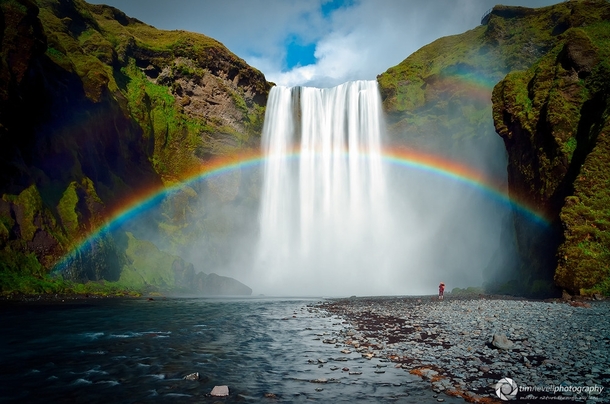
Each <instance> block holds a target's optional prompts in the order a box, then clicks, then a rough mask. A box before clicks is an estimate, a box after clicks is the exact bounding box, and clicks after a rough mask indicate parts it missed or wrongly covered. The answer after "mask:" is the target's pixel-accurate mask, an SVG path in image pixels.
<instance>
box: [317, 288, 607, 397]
mask: <svg viewBox="0 0 610 404" xmlns="http://www.w3.org/2000/svg"><path fill="white" fill-rule="evenodd" d="M587 302H588V303H587V305H589V306H590V307H586V308H585V309H583V307H582V306H580V305H577V306H573V305H570V304H565V303H564V302H563V301H560V300H556V301H546V302H542V301H528V300H524V299H512V298H506V299H498V298H495V297H494V298H487V297H486V298H481V297H478V298H476V299H451V298H448V299H446V301H445V302H444V304H443V305H442V307H441V306H439V305H437V304H431V303H426V302H417V299H412V298H358V299H351V300H347V299H337V300H333V301H330V302H324V303H322V304H320V305H319V306H318V307H320V308H321V309H322V310H325V311H326V312H327V313H329V314H331V315H335V316H337V317H339V318H342V319H344V320H345V321H344V324H346V325H345V328H344V329H343V330H340V331H337V332H335V331H333V332H331V333H330V336H327V337H326V338H328V339H337V341H342V342H343V343H342V344H341V343H339V344H338V347H339V348H338V349H339V350H344V349H350V348H351V349H352V353H356V352H357V353H358V355H357V356H360V358H356V357H350V358H349V360H350V361H353V362H357V363H365V362H367V359H371V360H375V361H376V362H377V360H378V361H379V362H380V363H381V362H384V361H388V360H389V361H392V362H396V364H395V365H394V366H392V367H393V368H394V367H396V368H402V369H404V370H406V371H408V372H410V373H412V374H414V376H416V377H419V378H422V379H424V380H427V381H429V382H430V384H431V387H432V388H433V390H434V391H435V392H437V393H440V392H443V394H446V395H448V396H459V397H462V398H464V399H466V400H467V401H469V402H484V401H485V400H492V401H493V400H496V399H497V395H496V392H495V387H494V386H495V385H496V383H497V382H498V380H500V379H501V378H502V377H506V376H508V377H511V375H514V377H517V376H518V377H519V380H520V381H521V383H523V384H524V385H541V384H545V383H546V384H553V383H560V382H561V381H559V380H558V379H557V374H558V372H561V374H565V375H566V376H565V381H566V382H569V383H582V384H583V385H584V384H586V383H588V384H589V385H595V384H597V385H602V384H604V383H610V374H609V373H607V372H605V371H603V369H604V368H605V367H604V366H606V367H607V366H610V339H609V338H607V337H606V336H607V335H608V332H610V316H607V312H608V310H609V309H610V302H609V301H608V300H606V299H604V300H602V301H595V300H591V301H587ZM589 302H590V303H589ZM532 325H534V326H532ZM492 330H494V331H492ZM348 333H349V334H348ZM330 360H331V359H330V358H329V361H330ZM334 360H335V361H337V360H338V358H336V359H334ZM379 367H381V366H376V370H380V369H379ZM388 367H389V366H388ZM343 371H345V372H349V374H350V375H357V374H360V373H361V372H357V371H354V370H353V369H352V370H351V371H350V369H348V368H347V367H346V368H343ZM365 373H368V372H365ZM371 373H373V371H372V372H371ZM562 381H563V380H562ZM494 402H495V401H494Z"/></svg>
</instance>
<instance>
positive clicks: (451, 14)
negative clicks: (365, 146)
mask: <svg viewBox="0 0 610 404" xmlns="http://www.w3.org/2000/svg"><path fill="white" fill-rule="evenodd" d="M93 2H94V3H96V2H97V3H99V2H104V3H110V4H112V5H114V6H115V7H117V8H119V9H121V10H123V11H125V12H126V13H127V14H128V15H130V16H133V17H136V18H138V19H140V20H142V21H144V22H146V23H149V24H151V25H154V26H156V27H157V28H161V29H185V30H189V31H194V32H200V33H203V34H205V35H208V36H210V37H212V38H215V39H217V40H219V41H220V42H222V43H223V44H224V45H225V46H227V48H229V49H230V50H231V51H232V52H234V53H235V54H237V55H238V56H240V57H241V58H243V59H244V60H246V62H248V63H249V64H250V65H252V66H254V67H256V68H257V69H259V70H261V71H262V72H263V73H264V74H265V76H266V77H267V79H268V80H269V81H273V82H275V83H277V84H283V85H312V86H322V87H326V86H331V85H336V84H340V83H342V82H344V81H347V80H355V79H374V78H375V76H376V75H378V74H381V73H383V72H384V71H385V70H387V69H388V68H390V67H392V66H394V65H396V64H398V63H400V62H401V61H402V60H404V59H405V58H406V57H408V56H409V55H410V54H411V53H413V52H414V51H416V50H417V49H419V48H420V47H422V46H424V45H426V44H428V43H430V42H432V41H434V40H435V39H437V38H440V37H442V36H446V35H452V34H458V33H461V32H464V31H467V30H469V29H472V28H475V27H476V26H477V25H478V24H479V22H480V18H481V16H482V15H483V13H484V12H485V11H487V10H488V9H489V8H491V7H493V6H494V4H496V2H497V0H410V1H404V0H359V1H358V0H356V1H355V2H354V4H352V5H351V6H348V7H343V8H340V9H337V10H335V11H334V12H333V13H332V14H331V15H330V17H329V18H324V17H323V16H322V13H321V8H320V5H321V4H322V3H323V2H324V0H305V1H287V0H225V1H212V0H175V1H172V2H168V1H166V0H147V1H144V0H99V1H98V0H93ZM554 2H557V1H556V0H555V1H554V0H507V1H504V3H505V4H513V5H524V6H528V7H540V6H544V5H548V4H552V3H554ZM295 35H296V36H298V37H300V38H301V39H302V41H303V43H305V44H307V43H316V54H315V55H316V57H317V62H316V63H315V64H314V65H308V66H297V67H295V68H293V69H291V70H289V71H285V69H286V66H285V62H284V61H285V58H286V49H285V46H286V42H287V40H288V39H289V38H291V37H292V36H295Z"/></svg>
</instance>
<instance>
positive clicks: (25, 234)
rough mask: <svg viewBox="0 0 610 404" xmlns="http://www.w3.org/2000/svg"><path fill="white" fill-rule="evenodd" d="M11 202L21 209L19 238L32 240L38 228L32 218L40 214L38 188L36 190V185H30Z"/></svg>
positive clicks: (40, 203)
mask: <svg viewBox="0 0 610 404" xmlns="http://www.w3.org/2000/svg"><path fill="white" fill-rule="evenodd" d="M13 202H14V203H15V205H18V206H20V207H22V208H23V222H22V223H19V224H20V231H21V237H22V238H23V239H24V240H31V239H33V238H34V233H35V232H36V229H37V228H38V227H37V226H36V225H35V224H34V217H35V216H36V215H37V214H40V212H41V210H42V200H41V198H40V194H39V193H38V188H36V185H30V186H29V187H28V188H26V189H24V190H23V191H22V192H21V193H20V194H19V195H18V196H17V197H16V198H14V200H13Z"/></svg>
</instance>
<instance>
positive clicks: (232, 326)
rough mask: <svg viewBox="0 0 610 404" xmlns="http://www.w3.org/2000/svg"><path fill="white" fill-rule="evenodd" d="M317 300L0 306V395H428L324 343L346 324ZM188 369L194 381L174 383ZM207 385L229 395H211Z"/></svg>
mask: <svg viewBox="0 0 610 404" xmlns="http://www.w3.org/2000/svg"><path fill="white" fill-rule="evenodd" d="M317 301H319V299H318V300H308V299H280V298H276V299H271V298H264V299H263V298H260V299H257V298H250V299H203V298H198V299H186V298H172V299H162V298H158V299H157V298H156V299H155V300H154V301H148V300H146V299H116V300H103V301H86V302H82V301H81V302H72V303H52V304H49V303H46V304H32V303H27V304H4V305H2V306H0V318H1V319H2V324H3V326H2V332H1V333H0V402H31V403H37V402H40V403H43V402H44V403H49V402H54V403H92V402H93V403H95V402H97V403H107V402H115V403H123V402H125V403H136V402H147V403H148V402H163V403H165V402H171V403H173V402H176V403H195V402H196V403H206V402H208V403H212V402H216V401H219V400H220V401H221V402H227V403H229V402H261V401H262V402H291V403H292V402H295V403H299V402H311V401H313V402H345V403H352V402H362V403H370V402H424V403H425V402H430V403H432V402H437V401H436V398H434V397H433V394H434V393H433V392H432V391H431V390H430V386H429V384H428V383H427V382H425V381H422V380H420V379H419V378H417V377H415V376H412V375H410V374H409V373H408V372H405V371H404V370H402V369H396V368H394V366H393V364H392V363H389V362H383V361H382V360H379V359H372V360H366V359H363V358H362V357H361V356H360V355H359V354H357V353H351V354H348V355H344V354H342V353H341V352H340V350H341V349H342V347H339V346H335V345H334V344H325V343H323V340H324V339H328V338H330V337H331V336H332V335H333V332H337V331H338V330H340V329H342V328H343V327H345V324H342V320H341V319H339V318H337V317H331V316H328V315H325V314H324V313H323V312H319V311H318V309H317V308H315V307H313V306H314V305H315V303H316V302H317ZM337 359H339V360H337ZM345 359H347V360H345ZM344 367H345V368H349V369H350V371H351V372H352V373H354V372H355V373H359V372H361V374H351V375H350V374H349V372H348V371H343V370H342V369H343V368H344ZM333 369H334V370H333ZM193 372H199V375H200V380H197V381H190V380H184V379H183V378H184V376H186V375H188V374H190V373H193ZM382 372H383V373H382ZM321 379H326V382H325V383H318V382H313V381H316V380H317V381H323V380H321ZM215 385H228V386H229V389H230V396H229V397H228V398H222V399H218V398H215V397H210V396H209V393H210V392H211V390H212V388H213V387H214V386H215ZM266 394H267V395H269V394H273V395H275V398H269V397H265V395H266ZM443 398H444V399H445V400H446V402H463V401H462V400H457V399H453V398H451V397H447V396H443Z"/></svg>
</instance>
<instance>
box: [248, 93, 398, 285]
mask: <svg viewBox="0 0 610 404" xmlns="http://www.w3.org/2000/svg"><path fill="white" fill-rule="evenodd" d="M381 129H382V120H381V100H380V96H379V90H378V87H377V82H376V81H355V82H349V83H345V84H342V85H339V86H337V87H334V88H327V89H319V88H309V87H292V88H289V87H281V86H277V87H274V88H272V89H271V93H270V95H269V101H268V103H267V111H266V116H265V124H264V127H263V135H262V149H263V153H264V155H265V158H266V159H265V164H264V178H263V189H262V196H261V210H260V235H259V237H260V240H259V246H258V257H257V263H256V265H255V274H254V275H255V277H254V278H253V279H254V283H256V284H258V285H254V287H255V288H257V289H258V290H262V291H265V293H269V294H276V295H277V294H281V293H285V294H292V295H306V294H312V295H316V294H318V295H319V294H333V295H338V294H350V293H353V292H352V289H354V290H355V289H357V290H358V291H362V290H363V286H366V284H367V282H370V281H371V280H370V279H367V278H370V277H371V274H375V275H376V276H377V277H378V276H379V275H381V274H382V273H383V266H384V262H383V261H384V251H383V250H384V237H383V234H384V229H385V228H386V226H387V225H388V223H389V222H388V220H389V218H388V217H387V216H388V210H387V209H386V195H387V192H386V179H385V175H384V168H383V166H382V161H381ZM380 271H381V272H380ZM381 278H383V277H381ZM381 281H385V280H383V279H381ZM373 283H374V282H373ZM373 283H371V286H372V285H373Z"/></svg>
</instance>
